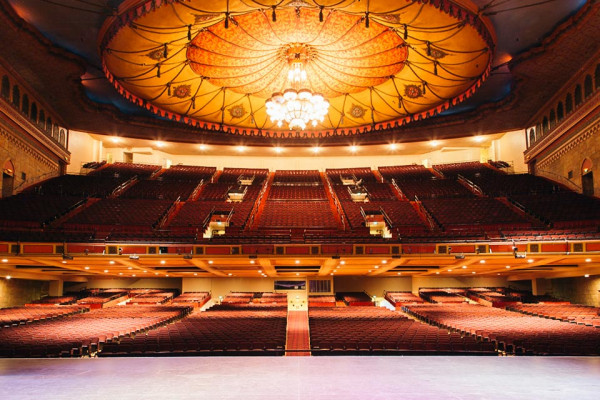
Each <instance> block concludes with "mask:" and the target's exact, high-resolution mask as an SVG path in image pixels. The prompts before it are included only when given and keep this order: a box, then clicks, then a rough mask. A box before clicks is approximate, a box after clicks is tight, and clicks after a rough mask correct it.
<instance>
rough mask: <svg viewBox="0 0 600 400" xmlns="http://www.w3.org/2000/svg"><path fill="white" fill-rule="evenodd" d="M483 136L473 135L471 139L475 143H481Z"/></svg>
mask: <svg viewBox="0 0 600 400" xmlns="http://www.w3.org/2000/svg"><path fill="white" fill-rule="evenodd" d="M483 140H484V138H483V136H474V137H473V141H475V142H476V143H481V142H483Z"/></svg>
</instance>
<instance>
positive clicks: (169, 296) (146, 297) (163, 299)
mask: <svg viewBox="0 0 600 400" xmlns="http://www.w3.org/2000/svg"><path fill="white" fill-rule="evenodd" d="M171 300H173V292H161V291H157V292H153V293H145V294H140V295H138V296H134V297H132V298H131V299H129V301H128V302H127V305H133V304H135V305H142V304H165V303H168V302H170V301H171Z"/></svg>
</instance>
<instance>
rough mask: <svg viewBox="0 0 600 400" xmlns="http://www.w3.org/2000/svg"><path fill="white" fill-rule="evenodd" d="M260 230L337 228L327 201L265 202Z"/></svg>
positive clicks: (260, 220) (259, 224) (259, 223)
mask: <svg viewBox="0 0 600 400" xmlns="http://www.w3.org/2000/svg"><path fill="white" fill-rule="evenodd" d="M258 226H259V227H260V228H291V227H297V228H334V229H335V228H337V221H336V219H335V217H334V216H333V213H332V211H331V207H330V206H329V202H327V201H312V200H304V201H275V200H269V201H267V205H266V206H265V209H264V211H263V213H262V215H261V216H260V219H259V222H258Z"/></svg>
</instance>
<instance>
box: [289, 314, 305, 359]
mask: <svg viewBox="0 0 600 400" xmlns="http://www.w3.org/2000/svg"><path fill="white" fill-rule="evenodd" d="M285 349H286V353H285V355H286V356H310V351H298V350H310V337H309V333H308V311H306V310H303V311H296V310H294V311H292V310H290V311H288V319H287V340H286V346H285Z"/></svg>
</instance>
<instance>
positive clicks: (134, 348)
mask: <svg viewBox="0 0 600 400" xmlns="http://www.w3.org/2000/svg"><path fill="white" fill-rule="evenodd" d="M286 315H287V308H286V307H274V306H268V307H267V306H263V307H259V306H256V305H245V306H241V307H240V306H238V305H233V304H229V305H222V306H214V307H212V308H210V309H209V310H207V311H202V312H196V313H194V314H192V315H190V316H189V317H187V318H184V319H182V320H181V321H178V322H176V323H174V324H169V325H167V326H164V327H162V328H159V329H156V330H153V331H150V332H148V334H147V335H136V337H135V338H131V339H129V338H123V339H121V340H120V343H119V344H116V343H115V344H112V343H111V344H107V345H105V346H104V348H103V351H102V353H100V355H101V356H104V355H128V354H182V353H188V354H201V355H283V352H284V348H285V339H286Z"/></svg>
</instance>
